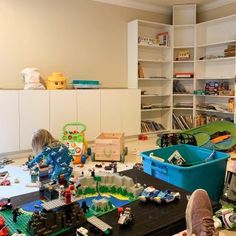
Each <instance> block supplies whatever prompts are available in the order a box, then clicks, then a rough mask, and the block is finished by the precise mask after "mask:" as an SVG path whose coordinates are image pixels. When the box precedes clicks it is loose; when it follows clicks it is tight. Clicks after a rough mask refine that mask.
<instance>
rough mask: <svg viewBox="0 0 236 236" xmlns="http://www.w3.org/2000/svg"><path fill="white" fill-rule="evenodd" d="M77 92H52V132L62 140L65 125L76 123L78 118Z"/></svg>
mask: <svg viewBox="0 0 236 236" xmlns="http://www.w3.org/2000/svg"><path fill="white" fill-rule="evenodd" d="M76 99H77V97H76V91H75V90H51V91H50V132H51V133H52V135H53V136H54V137H55V138H57V139H59V140H60V139H61V137H62V128H63V126H64V125H65V124H67V123H71V122H75V121H76V118H77V101H76Z"/></svg>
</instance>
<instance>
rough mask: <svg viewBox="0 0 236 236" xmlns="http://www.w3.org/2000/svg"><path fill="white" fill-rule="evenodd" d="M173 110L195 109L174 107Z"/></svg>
mask: <svg viewBox="0 0 236 236" xmlns="http://www.w3.org/2000/svg"><path fill="white" fill-rule="evenodd" d="M173 110H193V108H190V107H173Z"/></svg>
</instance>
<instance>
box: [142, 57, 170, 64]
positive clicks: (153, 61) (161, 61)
mask: <svg viewBox="0 0 236 236" xmlns="http://www.w3.org/2000/svg"><path fill="white" fill-rule="evenodd" d="M138 61H139V62H151V63H170V62H171V61H164V60H154V59H142V58H139V59H138Z"/></svg>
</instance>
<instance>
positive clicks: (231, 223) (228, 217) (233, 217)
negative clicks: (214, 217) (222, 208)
mask: <svg viewBox="0 0 236 236" xmlns="http://www.w3.org/2000/svg"><path fill="white" fill-rule="evenodd" d="M222 219H223V222H224V226H225V228H226V229H229V230H234V229H235V228H236V213H235V212H229V213H226V214H223V215H222Z"/></svg>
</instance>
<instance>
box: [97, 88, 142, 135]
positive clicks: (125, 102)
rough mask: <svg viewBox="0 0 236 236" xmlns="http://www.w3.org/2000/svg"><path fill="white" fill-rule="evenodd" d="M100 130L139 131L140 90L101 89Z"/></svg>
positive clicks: (132, 132) (137, 132)
mask: <svg viewBox="0 0 236 236" xmlns="http://www.w3.org/2000/svg"><path fill="white" fill-rule="evenodd" d="M101 132H108V133H110V132H124V133H125V135H126V136H129V135H137V134H139V133H140V90H138V89H109V90H108V89H103V90H101Z"/></svg>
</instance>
